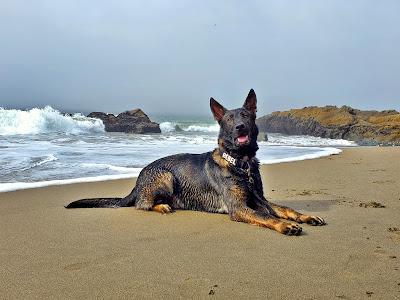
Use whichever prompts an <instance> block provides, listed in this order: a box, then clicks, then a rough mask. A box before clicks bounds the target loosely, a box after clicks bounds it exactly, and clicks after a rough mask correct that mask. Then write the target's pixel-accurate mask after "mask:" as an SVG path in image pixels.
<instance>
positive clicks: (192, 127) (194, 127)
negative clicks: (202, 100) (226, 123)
mask: <svg viewBox="0 0 400 300" xmlns="http://www.w3.org/2000/svg"><path fill="white" fill-rule="evenodd" d="M160 128H161V132H162V133H169V132H179V131H185V132H206V133H208V132H218V131H219V125H218V124H204V123H198V124H180V123H179V122H162V123H160Z"/></svg>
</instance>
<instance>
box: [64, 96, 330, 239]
mask: <svg viewBox="0 0 400 300" xmlns="http://www.w3.org/2000/svg"><path fill="white" fill-rule="evenodd" d="M210 107H211V111H212V113H213V115H214V118H215V120H216V121H218V123H219V125H220V132H219V137H218V148H216V149H215V150H214V151H211V152H207V153H203V154H177V155H172V156H168V157H164V158H161V159H158V160H156V161H154V162H152V163H151V164H149V165H148V166H146V167H145V168H144V169H143V170H142V171H141V172H140V174H139V177H138V178H137V182H136V186H135V187H134V188H133V190H132V192H131V193H130V194H129V195H127V196H126V197H124V198H97V199H82V200H78V201H74V202H72V203H70V204H69V205H68V206H66V208H87V207H127V206H134V207H136V208H138V209H143V210H152V211H156V212H159V213H165V214H166V213H171V212H173V211H174V210H176V209H186V210H197V211H205V212H211V213H224V214H228V215H229V217H230V218H231V220H233V221H238V222H245V223H249V224H253V225H258V226H262V227H267V228H270V229H274V230H276V231H278V232H280V233H283V234H286V235H299V234H300V233H301V231H302V228H301V227H300V226H299V225H297V224H295V223H292V222H287V221H283V220H281V219H285V220H290V221H295V222H297V223H307V224H310V225H325V221H324V220H323V219H322V218H320V217H317V216H310V215H305V214H301V213H299V212H296V211H295V210H293V209H291V208H288V207H285V206H280V205H277V204H274V203H271V202H269V201H267V199H265V197H264V195H263V186H262V181H261V176H260V171H259V162H258V160H257V158H256V152H257V149H258V146H257V135H258V128H257V126H256V123H255V120H256V111H257V98H256V94H255V92H254V91H253V90H250V92H249V94H248V96H247V98H246V100H245V102H244V104H243V107H241V108H237V109H233V110H227V109H225V108H224V107H223V106H222V105H221V104H219V103H218V102H217V101H216V100H214V99H213V98H211V99H210Z"/></svg>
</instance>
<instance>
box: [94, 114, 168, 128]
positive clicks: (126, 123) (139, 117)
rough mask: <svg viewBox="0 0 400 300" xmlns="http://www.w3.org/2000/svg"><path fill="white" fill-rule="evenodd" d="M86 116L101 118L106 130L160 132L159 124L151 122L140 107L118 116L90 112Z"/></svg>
mask: <svg viewBox="0 0 400 300" xmlns="http://www.w3.org/2000/svg"><path fill="white" fill-rule="evenodd" d="M88 117H90V118H97V119H100V120H102V121H103V123H104V126H105V130H106V131H108V132H125V133H161V129H160V126H159V125H158V124H157V123H155V122H152V121H151V120H150V119H149V117H148V116H147V115H146V114H145V113H144V112H143V111H142V110H141V109H133V110H129V111H125V112H123V113H120V114H119V115H118V116H115V115H113V114H106V113H103V112H92V113H90V114H89V115H88Z"/></svg>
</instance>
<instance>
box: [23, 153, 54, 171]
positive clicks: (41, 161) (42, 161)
mask: <svg viewBox="0 0 400 300" xmlns="http://www.w3.org/2000/svg"><path fill="white" fill-rule="evenodd" d="M57 159H58V158H57V157H55V156H54V154H49V155H46V156H44V157H41V158H40V159H39V160H37V161H35V162H33V163H32V164H31V165H30V166H28V167H25V168H22V169H21V171H26V170H29V169H33V168H35V167H39V166H41V165H43V164H45V163H49V162H52V161H55V160H57Z"/></svg>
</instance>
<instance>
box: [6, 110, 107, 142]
mask: <svg viewBox="0 0 400 300" xmlns="http://www.w3.org/2000/svg"><path fill="white" fill-rule="evenodd" d="M103 131H104V125H103V122H102V121H101V120H99V119H94V118H88V117H85V116H83V115H82V114H75V115H73V116H72V117H71V116H68V115H65V116H64V115H62V114H61V113H60V112H59V111H58V110H55V109H53V108H52V107H50V106H46V107H45V108H32V109H31V110H27V111H23V110H17V109H4V108H1V107H0V135H15V134H25V135H26V134H40V133H50V132H62V133H71V134H80V133H96V132H103Z"/></svg>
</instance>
